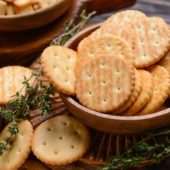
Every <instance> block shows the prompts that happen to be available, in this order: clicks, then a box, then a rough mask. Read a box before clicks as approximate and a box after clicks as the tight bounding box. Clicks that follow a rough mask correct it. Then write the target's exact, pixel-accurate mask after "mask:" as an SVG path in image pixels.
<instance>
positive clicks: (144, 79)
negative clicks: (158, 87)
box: [122, 70, 153, 116]
mask: <svg viewBox="0 0 170 170" xmlns="http://www.w3.org/2000/svg"><path fill="white" fill-rule="evenodd" d="M138 72H139V74H140V77H141V84H142V86H141V91H140V94H139V96H138V98H137V99H136V101H135V102H134V103H133V104H132V105H131V107H130V108H128V109H127V110H126V111H124V112H123V113H122V115H124V116H132V115H135V113H137V112H139V111H140V110H142V109H143V108H144V107H145V105H146V104H147V103H148V102H149V101H150V98H151V96H152V92H153V80H152V75H151V74H150V73H149V72H148V71H146V70H138Z"/></svg>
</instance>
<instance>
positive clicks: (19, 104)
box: [0, 73, 54, 155]
mask: <svg viewBox="0 0 170 170" xmlns="http://www.w3.org/2000/svg"><path fill="white" fill-rule="evenodd" d="M35 76H36V79H35V82H34V83H33V84H30V80H31V79H33V78H35ZM39 76H40V75H39V74H37V73H36V74H35V73H34V74H33V76H31V78H29V79H26V78H24V81H23V88H22V90H21V91H19V92H17V93H16V94H15V95H14V96H12V97H11V100H10V101H9V104H8V105H3V106H2V107H1V110H0V116H1V117H2V118H3V119H4V120H6V121H7V122H11V124H10V126H9V128H8V132H9V136H8V137H6V138H5V139H2V140H1V141H0V155H2V154H3V153H4V151H6V150H8V149H9V148H10V146H11V145H12V142H13V139H14V136H15V135H16V134H17V133H18V131H19V129H18V123H19V122H20V120H21V119H28V118H29V113H30V112H31V110H34V109H35V108H39V110H40V113H41V115H42V116H44V115H47V114H48V113H49V110H50V109H51V102H52V96H53V95H54V87H53V86H52V85H51V84H48V85H47V86H45V85H43V83H42V81H41V80H40V79H39ZM35 84H36V85H35ZM23 90H24V91H25V93H26V94H25V95H23V94H22V91H23Z"/></svg>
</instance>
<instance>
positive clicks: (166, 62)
mask: <svg viewBox="0 0 170 170" xmlns="http://www.w3.org/2000/svg"><path fill="white" fill-rule="evenodd" d="M158 64H159V65H161V66H163V67H165V68H166V69H167V70H168V72H169V74H170V50H169V51H168V53H167V54H166V55H165V57H164V58H163V59H162V60H161V61H160V62H159V63H158ZM169 98H170V92H169Z"/></svg>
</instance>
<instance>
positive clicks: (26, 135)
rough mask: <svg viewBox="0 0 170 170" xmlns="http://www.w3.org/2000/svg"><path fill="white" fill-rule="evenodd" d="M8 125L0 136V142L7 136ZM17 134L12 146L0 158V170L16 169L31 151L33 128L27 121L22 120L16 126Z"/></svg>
mask: <svg viewBox="0 0 170 170" xmlns="http://www.w3.org/2000/svg"><path fill="white" fill-rule="evenodd" d="M10 125H11V123H9V124H8V125H7V126H6V127H5V128H4V129H3V131H2V132H1V134H0V141H1V140H3V139H5V138H6V137H7V136H9V132H8V128H9V127H10ZM18 129H19V132H18V133H17V134H16V136H15V137H14V139H13V143H12V146H11V147H10V149H9V150H7V151H5V152H4V153H3V155H1V156H0V170H13V169H18V168H19V167H21V165H22V164H23V163H24V162H25V160H26V159H27V157H28V155H29V153H30V151H31V140H32V136H33V127H32V125H31V123H30V122H29V121H28V120H22V121H21V122H20V123H19V124H18Z"/></svg>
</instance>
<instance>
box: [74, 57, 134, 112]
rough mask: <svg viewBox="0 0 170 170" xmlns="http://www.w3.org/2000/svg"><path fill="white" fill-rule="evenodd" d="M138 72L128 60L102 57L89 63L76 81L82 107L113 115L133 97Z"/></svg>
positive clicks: (82, 69) (83, 67) (84, 66)
mask: <svg viewBox="0 0 170 170" xmlns="http://www.w3.org/2000/svg"><path fill="white" fill-rule="evenodd" d="M134 77H135V76H134V68H133V67H132V65H131V64H129V63H128V62H127V61H126V60H124V59H123V58H121V57H118V56H113V55H102V56H98V57H95V58H93V59H91V60H90V61H89V62H87V63H85V64H84V65H83V66H82V68H81V70H80V73H79V76H78V77H77V80H76V95H77V98H78V99H79V101H80V103H82V104H83V105H84V106H86V107H87V108H90V109H92V110H95V111H99V112H109V111H113V110H115V109H117V108H119V107H120V106H122V105H123V104H124V103H125V102H126V101H127V100H128V99H129V97H130V95H131V92H132V89H133V87H134V79H135V78H134Z"/></svg>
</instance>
